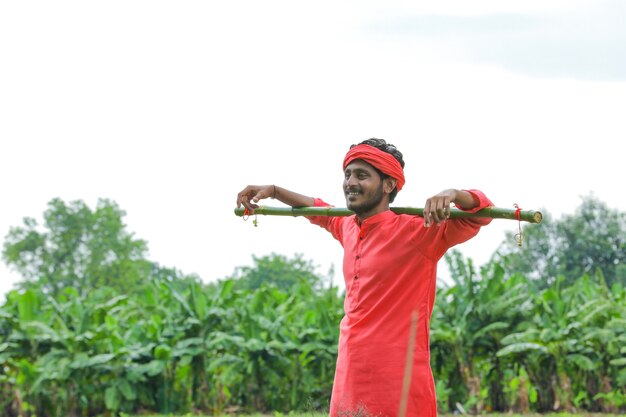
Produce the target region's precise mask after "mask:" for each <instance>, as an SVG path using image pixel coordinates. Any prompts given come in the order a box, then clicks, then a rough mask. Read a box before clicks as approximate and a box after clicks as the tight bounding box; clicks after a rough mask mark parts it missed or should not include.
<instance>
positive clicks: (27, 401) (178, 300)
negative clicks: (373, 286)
mask: <svg viewBox="0 0 626 417" xmlns="http://www.w3.org/2000/svg"><path fill="white" fill-rule="evenodd" d="M235 283H236V282H235V280H232V279H231V280H225V281H221V282H218V283H213V284H208V285H203V284H200V283H198V282H194V281H180V282H171V281H169V280H167V279H163V278H153V279H151V281H150V282H149V283H148V284H147V285H145V286H144V287H143V292H141V293H135V294H130V295H122V294H120V293H119V292H117V290H115V289H113V288H110V287H102V288H100V289H98V290H94V291H91V292H87V293H86V294H80V293H79V292H78V291H76V290H75V289H73V288H70V287H67V288H65V289H64V290H63V291H62V292H61V293H60V294H59V295H57V297H52V296H51V295H50V294H47V293H46V292H45V291H44V290H43V289H42V288H37V287H36V286H34V285H33V286H31V287H30V288H29V289H28V290H26V291H12V292H10V293H9V294H8V296H7V301H6V303H5V304H4V305H3V306H2V307H1V309H0V312H1V313H0V329H2V333H0V398H1V400H0V410H6V411H5V412H4V413H3V414H2V415H6V416H17V415H19V414H20V413H22V415H24V413H25V412H26V411H27V410H28V409H32V410H35V411H36V414H37V416H42V417H46V416H51V417H52V416H55V417H56V416H67V415H108V414H107V413H113V412H123V413H133V412H137V411H138V410H148V409H149V410H154V411H156V412H160V413H172V412H189V411H191V410H206V411H207V412H211V413H213V412H223V411H224V410H225V409H227V408H228V409H235V408H236V409H239V410H242V411H244V410H247V411H253V410H281V411H284V412H287V411H289V410H297V409H324V408H325V407H326V403H327V401H328V398H329V397H330V389H331V383H332V376H333V373H334V363H335V358H336V340H337V337H338V322H339V319H340V317H341V314H342V309H341V306H342V300H341V297H340V296H339V294H337V292H336V291H335V290H334V289H316V288H313V287H312V286H311V285H310V284H309V283H307V282H306V281H302V282H300V283H299V284H297V285H296V286H294V287H292V288H291V289H290V290H289V292H286V291H282V290H280V289H278V288H275V287H272V286H268V285H262V286H261V287H260V288H258V289H257V290H254V291H248V290H239V289H236V286H235ZM18 398H19V400H18ZM29 407H30V408H29Z"/></svg>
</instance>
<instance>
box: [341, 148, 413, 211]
mask: <svg viewBox="0 0 626 417" xmlns="http://www.w3.org/2000/svg"><path fill="white" fill-rule="evenodd" d="M357 145H369V146H373V147H374V148H378V149H380V150H381V151H383V152H387V153H388V154H391V155H392V156H393V157H394V158H396V160H397V161H398V162H399V163H400V166H401V167H402V168H404V159H402V152H400V151H399V150H398V148H396V147H395V146H394V145H392V144H391V143H387V141H386V140H385V139H379V138H370V139H365V140H364V141H363V142H361V143H358V144H354V145H350V149H352V148H354V147H355V146H357ZM374 169H375V170H376V172H378V174H379V175H380V178H382V179H383V180H385V179H387V178H390V176H389V175H387V174H385V173H384V172H382V171H380V170H379V169H378V168H376V167H374ZM397 194H398V187H396V188H394V189H393V191H392V192H391V194H389V202H390V203H393V200H395V198H396V195H397Z"/></svg>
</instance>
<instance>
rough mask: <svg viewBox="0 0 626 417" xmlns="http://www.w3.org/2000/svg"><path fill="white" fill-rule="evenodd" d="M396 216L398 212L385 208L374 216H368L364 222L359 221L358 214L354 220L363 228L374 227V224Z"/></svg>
mask: <svg viewBox="0 0 626 417" xmlns="http://www.w3.org/2000/svg"><path fill="white" fill-rule="evenodd" d="M394 216H396V213H394V212H393V211H391V210H385V211H383V212H381V213H378V214H374V215H373V216H372V217H368V218H367V219H365V220H364V221H363V222H362V223H361V222H360V221H359V218H358V217H357V216H354V222H355V223H356V224H357V226H359V227H361V228H364V227H372V226H373V225H375V224H377V223H382V222H384V221H387V220H389V219H391V218H392V217H394Z"/></svg>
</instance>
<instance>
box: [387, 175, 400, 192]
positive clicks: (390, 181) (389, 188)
mask: <svg viewBox="0 0 626 417" xmlns="http://www.w3.org/2000/svg"><path fill="white" fill-rule="evenodd" d="M396 184H398V180H397V179H395V178H391V177H389V178H385V183H384V191H385V192H386V193H387V194H391V192H392V191H393V189H394V188H396Z"/></svg>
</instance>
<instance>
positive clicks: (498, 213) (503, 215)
mask: <svg viewBox="0 0 626 417" xmlns="http://www.w3.org/2000/svg"><path fill="white" fill-rule="evenodd" d="M244 211H245V210H244V209H243V208H236V209H235V215H237V216H244V215H245V213H244ZM391 211H393V212H394V213H396V214H411V215H415V216H421V217H423V216H424V209H423V208H418V207H391ZM251 214H261V215H267V216H292V217H296V216H350V215H352V214H354V212H353V211H351V210H348V209H347V208H339V207H266V206H261V207H259V208H257V209H255V210H254V212H253V213H251ZM518 216H519V217H518ZM467 217H482V218H491V219H508V220H521V221H525V222H529V223H541V221H542V220H543V215H542V214H541V212H540V211H535V210H519V211H518V210H516V209H508V208H501V207H487V208H484V209H482V210H479V211H477V212H476V213H469V212H467V211H463V210H459V209H455V208H452V209H450V218H451V219H458V218H467Z"/></svg>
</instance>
